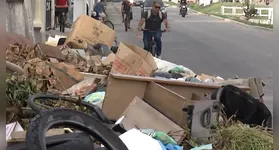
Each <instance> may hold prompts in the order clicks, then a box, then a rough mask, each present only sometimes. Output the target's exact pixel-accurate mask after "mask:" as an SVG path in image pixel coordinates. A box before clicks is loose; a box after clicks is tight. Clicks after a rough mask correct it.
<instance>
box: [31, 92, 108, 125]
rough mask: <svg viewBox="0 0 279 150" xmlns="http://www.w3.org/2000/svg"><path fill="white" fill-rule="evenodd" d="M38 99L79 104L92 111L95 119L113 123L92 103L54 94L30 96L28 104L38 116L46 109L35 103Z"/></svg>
mask: <svg viewBox="0 0 279 150" xmlns="http://www.w3.org/2000/svg"><path fill="white" fill-rule="evenodd" d="M36 99H40V100H46V99H51V100H63V101H67V102H72V103H75V104H79V105H82V106H85V107H87V108H88V109H90V110H91V111H92V112H93V114H92V115H93V117H96V118H98V119H99V120H101V121H102V122H103V123H108V124H109V123H111V121H110V120H109V119H108V118H107V117H106V116H105V114H104V113H103V111H102V110H101V109H100V108H99V107H98V106H95V105H93V104H91V103H88V102H84V101H81V102H79V101H78V100H77V99H74V98H70V97H63V96H57V95H53V94H44V93H37V94H35V95H31V96H29V98H28V99H27V104H28V105H29V106H30V108H31V109H32V110H34V111H35V112H36V113H38V114H39V113H42V112H43V111H45V109H43V108H42V107H40V106H38V105H36V104H35V103H34V101H35V100H36Z"/></svg>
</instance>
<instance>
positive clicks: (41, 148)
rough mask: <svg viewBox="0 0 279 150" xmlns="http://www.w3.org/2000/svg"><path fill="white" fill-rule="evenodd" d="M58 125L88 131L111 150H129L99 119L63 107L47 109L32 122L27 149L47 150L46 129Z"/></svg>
mask: <svg viewBox="0 0 279 150" xmlns="http://www.w3.org/2000/svg"><path fill="white" fill-rule="evenodd" d="M57 126H69V127H72V128H75V129H78V130H80V131H83V132H85V133H88V134H89V135H90V136H92V137H93V138H94V139H96V140H98V141H99V142H100V143H102V144H103V145H104V146H105V147H106V148H108V149H110V150H128V148H127V147H126V145H125V144H124V143H123V142H122V141H121V139H120V138H119V137H118V136H117V135H116V134H115V133H113V132H112V130H111V129H109V128H107V127H106V126H105V125H104V124H102V123H101V122H100V121H99V120H97V119H95V118H92V117H90V116H88V115H87V114H85V113H82V112H79V111H74V110H70V109H62V108H60V109H53V110H50V111H46V112H44V113H42V114H40V115H37V116H36V117H35V118H34V119H33V120H32V121H31V122H30V124H29V128H28V130H27V133H26V138H25V139H26V146H27V149H30V150H31V149H32V150H47V146H46V138H45V134H46V131H48V130H49V129H50V128H52V127H57ZM92 144H93V143H92Z"/></svg>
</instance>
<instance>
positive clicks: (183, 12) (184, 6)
mask: <svg viewBox="0 0 279 150" xmlns="http://www.w3.org/2000/svg"><path fill="white" fill-rule="evenodd" d="M187 11H188V8H187V5H182V6H181V7H180V14H181V16H182V17H185V16H186V14H187Z"/></svg>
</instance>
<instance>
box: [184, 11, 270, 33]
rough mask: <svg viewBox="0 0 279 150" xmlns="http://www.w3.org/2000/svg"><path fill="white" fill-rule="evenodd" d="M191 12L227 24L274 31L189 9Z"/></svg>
mask: <svg viewBox="0 0 279 150" xmlns="http://www.w3.org/2000/svg"><path fill="white" fill-rule="evenodd" d="M189 10H192V11H194V12H195V13H197V14H201V15H207V16H210V17H213V18H217V19H221V20H225V21H227V22H233V23H236V24H239V25H243V26H246V27H252V28H257V29H264V30H268V31H273V29H270V28H266V27H261V26H257V25H249V24H245V23H242V22H238V21H235V20H232V19H228V18H222V17H219V16H216V15H211V14H205V13H202V12H199V11H197V10H194V9H191V8H189Z"/></svg>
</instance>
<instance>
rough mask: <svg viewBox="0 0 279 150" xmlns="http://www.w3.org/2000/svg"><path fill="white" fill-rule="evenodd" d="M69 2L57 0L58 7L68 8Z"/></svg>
mask: <svg viewBox="0 0 279 150" xmlns="http://www.w3.org/2000/svg"><path fill="white" fill-rule="evenodd" d="M68 5H69V4H68V0H57V1H56V7H57V6H58V7H59V6H68Z"/></svg>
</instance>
